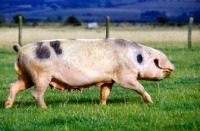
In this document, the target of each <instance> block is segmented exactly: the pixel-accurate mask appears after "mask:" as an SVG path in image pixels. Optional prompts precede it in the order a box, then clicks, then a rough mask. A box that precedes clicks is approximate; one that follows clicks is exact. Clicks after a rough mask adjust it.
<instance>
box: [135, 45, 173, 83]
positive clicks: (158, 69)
mask: <svg viewBox="0 0 200 131" xmlns="http://www.w3.org/2000/svg"><path fill="white" fill-rule="evenodd" d="M135 56H136V61H137V63H138V65H139V68H140V70H139V75H138V77H139V78H138V79H146V80H162V79H164V78H166V77H169V76H170V73H171V72H172V71H173V70H174V65H173V64H172V63H171V62H170V61H169V60H168V58H167V57H166V55H165V54H164V53H162V52H161V51H158V50H155V49H153V48H149V47H145V46H144V47H142V49H141V50H140V51H138V52H136V55H135Z"/></svg>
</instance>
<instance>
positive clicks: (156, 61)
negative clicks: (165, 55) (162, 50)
mask: <svg viewBox="0 0 200 131" xmlns="http://www.w3.org/2000/svg"><path fill="white" fill-rule="evenodd" d="M154 63H155V65H156V67H158V68H160V67H159V65H158V63H159V61H158V59H155V60H154Z"/></svg>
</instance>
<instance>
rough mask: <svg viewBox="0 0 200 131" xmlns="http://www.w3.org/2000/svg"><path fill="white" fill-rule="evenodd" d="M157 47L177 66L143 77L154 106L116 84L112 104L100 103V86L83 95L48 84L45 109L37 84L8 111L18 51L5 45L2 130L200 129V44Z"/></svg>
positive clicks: (1, 55)
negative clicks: (164, 75) (161, 76)
mask: <svg viewBox="0 0 200 131" xmlns="http://www.w3.org/2000/svg"><path fill="white" fill-rule="evenodd" d="M164 44H166V45H169V44H170V43H163V45H164ZM196 45H197V44H196ZM153 46H154V47H156V44H155V45H153ZM157 47H158V48H159V49H160V50H161V51H163V52H164V53H165V54H166V55H167V56H168V58H169V59H170V60H171V61H172V63H173V64H174V65H175V67H176V70H175V71H174V72H173V73H172V75H171V77H170V78H168V79H165V80H163V81H160V82H151V81H141V83H142V84H143V86H144V87H145V89H146V90H147V92H148V93H149V94H150V95H151V97H152V100H153V101H154V104H147V103H145V102H143V100H142V97H141V96H140V95H138V94H137V93H135V92H132V91H130V90H126V89H123V88H121V87H119V86H118V85H117V84H115V85H114V87H113V90H112V92H111V94H110V96H109V100H108V104H107V105H106V106H100V105H99V89H98V88H97V87H93V88H92V89H90V90H89V89H85V90H84V91H83V93H80V92H79V91H75V92H74V93H69V92H68V91H64V92H61V91H59V90H53V89H50V88H48V89H47V91H46V93H45V102H46V104H47V106H48V108H47V109H45V110H44V109H39V108H38V107H37V105H36V102H35V100H34V99H33V98H32V96H31V91H32V90H33V88H30V89H28V90H25V91H23V92H20V93H19V94H18V95H17V98H16V100H15V103H14V105H13V107H12V108H10V109H3V104H4V101H5V100H6V98H7V95H8V85H9V84H10V83H11V82H14V81H15V80H16V79H17V75H16V73H15V72H14V70H13V67H14V66H13V65H14V61H15V58H16V55H17V53H15V52H14V51H13V50H12V49H10V50H9V49H8V48H0V69H1V70H0V84H1V87H0V104H1V107H0V131H9V130H11V131H18V130H29V131H31V130H33V131H36V130H41V131H45V130H59V131H63V130H69V131H75V130H76V131H77V130H80V131H83V130H87V131H90V130H91V131H100V130H103V131H108V130H109V131H110V130H114V131H131V130H134V131H135V130H145V131H155V130H158V131H161V130H169V131H172V130H174V131H177V130H180V131H183V130H190V131H191V130H194V131H198V130H200V55H199V52H200V47H199V46H198V45H197V46H196V47H195V48H193V50H191V51H188V50H187V49H183V48H174V47H172V48H170V47H167V48H165V47H162V46H157Z"/></svg>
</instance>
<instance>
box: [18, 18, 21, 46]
mask: <svg viewBox="0 0 200 131" xmlns="http://www.w3.org/2000/svg"><path fill="white" fill-rule="evenodd" d="M18 27H19V36H18V44H19V45H20V46H22V16H19V21H18Z"/></svg>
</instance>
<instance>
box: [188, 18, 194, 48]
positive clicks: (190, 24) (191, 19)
mask: <svg viewBox="0 0 200 131" xmlns="http://www.w3.org/2000/svg"><path fill="white" fill-rule="evenodd" d="M193 20H194V19H193V18H192V17H190V21H189V25H188V49H189V50H191V48H192V42H191V35H192V26H193Z"/></svg>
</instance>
